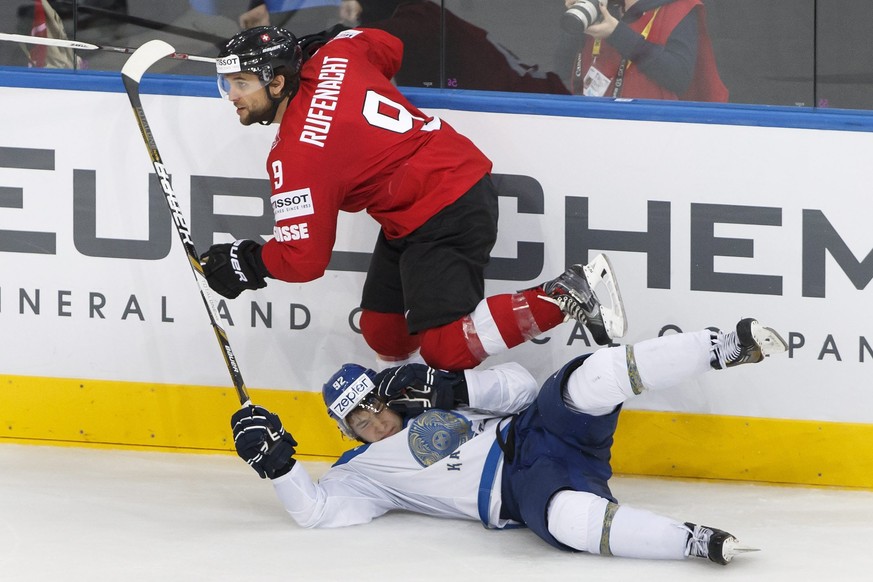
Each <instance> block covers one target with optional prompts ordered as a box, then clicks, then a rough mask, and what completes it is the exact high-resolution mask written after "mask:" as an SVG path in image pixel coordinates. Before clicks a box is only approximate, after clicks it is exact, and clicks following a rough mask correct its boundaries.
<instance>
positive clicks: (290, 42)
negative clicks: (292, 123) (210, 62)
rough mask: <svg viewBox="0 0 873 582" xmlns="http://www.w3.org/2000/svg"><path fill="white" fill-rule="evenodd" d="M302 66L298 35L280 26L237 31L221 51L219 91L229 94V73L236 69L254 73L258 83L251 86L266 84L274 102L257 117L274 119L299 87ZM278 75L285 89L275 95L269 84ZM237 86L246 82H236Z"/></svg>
mask: <svg viewBox="0 0 873 582" xmlns="http://www.w3.org/2000/svg"><path fill="white" fill-rule="evenodd" d="M302 66H303V51H302V49H301V48H300V44H299V43H298V41H297V37H295V36H294V35H293V34H291V33H290V32H288V31H287V30H285V29H284V28H279V27H278V26H256V27H255V28H249V29H248V30H244V31H242V32H240V33H237V34H236V35H234V37H233V38H231V39H230V40H229V41H227V43H226V44H225V45H224V48H223V49H221V52H220V53H219V55H218V58H217V59H216V61H215V69H216V73H217V74H218V75H217V76H218V91H219V93H221V96H222V97H224V98H225V99H228V98H229V94H230V91H231V81H230V80H229V79H228V76H230V75H233V74H234V73H254V74H255V75H257V76H258V81H259V83H258V84H252V90H257V89H258V88H261V87H262V88H263V89H264V91H266V93H267V98H268V99H269V100H270V102H271V103H272V105H271V107H270V110H269V111H266V112H263V113H262V114H260V115H259V117H257V118H255V121H257V122H258V123H260V124H262V125H269V124H270V123H272V122H273V120H274V117H275V115H276V112H277V111H278V110H279V105H280V104H281V103H282V101H284V100H285V99H286V98H293V97H294V95H295V94H296V93H297V89H298V88H299V87H300V68H301V67H302ZM278 75H282V76H283V77H284V78H285V86H284V88H283V89H282V93H281V94H280V95H278V96H276V97H274V96H273V95H272V94H270V90H269V88H268V87H267V85H269V84H270V82H271V81H272V80H273V79H274V78H275V77H276V76H278ZM236 85H238V86H244V85H247V84H245V83H236Z"/></svg>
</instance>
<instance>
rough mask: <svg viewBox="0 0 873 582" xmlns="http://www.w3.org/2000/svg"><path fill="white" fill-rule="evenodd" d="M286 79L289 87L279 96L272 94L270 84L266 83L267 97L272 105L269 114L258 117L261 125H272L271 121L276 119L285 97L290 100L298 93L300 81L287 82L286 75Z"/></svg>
mask: <svg viewBox="0 0 873 582" xmlns="http://www.w3.org/2000/svg"><path fill="white" fill-rule="evenodd" d="M285 79H286V87H288V89H287V90H283V91H282V93H281V94H280V95H279V96H278V97H273V96H272V95H271V94H270V86H269V85H264V91H266V92H267V99H269V100H270V103H272V106H271V107H270V109H269V110H268V111H267V115H265V116H264V117H263V118H261V119H258V123H260V124H261V125H270V124H271V123H273V120H275V119H276V112H277V111H279V106H280V105H281V104H282V101H284V100H285V99H288V100H289V101H290V100H291V99H293V98H294V95H296V94H297V89H298V88H299V87H300V83H299V82H297V83H288V82H287V79H288V78H287V77H286V78H285Z"/></svg>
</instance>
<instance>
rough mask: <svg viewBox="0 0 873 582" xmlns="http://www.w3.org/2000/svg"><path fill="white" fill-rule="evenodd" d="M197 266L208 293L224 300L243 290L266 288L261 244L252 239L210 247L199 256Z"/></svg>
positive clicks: (266, 275)
mask: <svg viewBox="0 0 873 582" xmlns="http://www.w3.org/2000/svg"><path fill="white" fill-rule="evenodd" d="M200 264H201V265H203V274H204V275H206V281H207V282H208V283H209V286H210V287H212V290H213V291H215V292H216V293H218V294H219V295H221V296H223V297H227V298H228V299H235V298H236V297H238V296H239V294H240V293H242V292H243V291H245V290H246V289H261V288H263V287H266V286H267V281H265V279H266V277H269V276H270V272H269V271H268V270H267V267H265V266H264V261H263V260H262V259H261V245H259V244H258V243H256V242H255V241H252V240H245V239H240V240H238V241H235V242H233V243H232V244H231V243H224V244H220V245H212V246H211V247H210V248H209V250H208V251H206V252H205V253H203V254H202V255H200Z"/></svg>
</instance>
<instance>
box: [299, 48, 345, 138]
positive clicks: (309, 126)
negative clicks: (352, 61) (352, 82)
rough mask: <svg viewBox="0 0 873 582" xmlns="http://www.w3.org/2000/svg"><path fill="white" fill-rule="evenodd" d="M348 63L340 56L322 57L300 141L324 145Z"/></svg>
mask: <svg viewBox="0 0 873 582" xmlns="http://www.w3.org/2000/svg"><path fill="white" fill-rule="evenodd" d="M348 63H349V60H348V59H344V58H342V57H324V61H322V63H321V70H319V71H318V85H317V86H316V87H315V93H313V94H312V99H311V100H310V102H309V111H308V112H307V113H306V121H305V122H304V124H303V131H301V132H300V141H302V142H303V143H308V144H311V145H314V146H318V147H320V148H323V147H324V144H325V142H326V141H327V134H328V132H329V131H330V124H331V122H332V121H333V112H334V111H335V110H336V107H337V104H338V103H339V97H340V89H341V88H342V84H343V79H345V77H346V68H347V67H348Z"/></svg>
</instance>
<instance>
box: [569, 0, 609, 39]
mask: <svg viewBox="0 0 873 582" xmlns="http://www.w3.org/2000/svg"><path fill="white" fill-rule="evenodd" d="M601 20H603V14H602V13H601V12H600V2H599V0H576V2H574V3H573V5H572V6H570V7H569V8H568V9H567V11H566V12H564V14H563V15H562V16H561V28H563V29H564V30H565V31H566V32H568V33H570V34H582V33H583V32H585V30H586V29H587V28H588V27H589V26H591V25H592V24H597V23H598V22H600V21H601Z"/></svg>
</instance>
